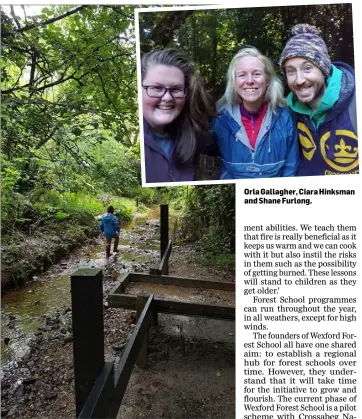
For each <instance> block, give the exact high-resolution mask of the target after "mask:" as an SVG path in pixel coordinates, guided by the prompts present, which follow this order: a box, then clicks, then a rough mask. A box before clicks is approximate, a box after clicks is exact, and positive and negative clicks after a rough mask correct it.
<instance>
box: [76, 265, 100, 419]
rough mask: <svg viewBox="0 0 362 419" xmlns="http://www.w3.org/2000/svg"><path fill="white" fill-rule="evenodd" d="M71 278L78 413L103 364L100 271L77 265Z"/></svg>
mask: <svg viewBox="0 0 362 419" xmlns="http://www.w3.org/2000/svg"><path fill="white" fill-rule="evenodd" d="M70 281H71V294H72V328H73V357H74V378H75V404H76V414H77V416H78V415H79V414H80V412H81V410H82V409H83V406H84V403H85V402H86V400H87V398H88V395H89V393H90V391H91V390H92V387H93V384H94V381H95V380H96V378H97V377H98V375H99V374H100V372H101V371H102V368H103V365H104V325H103V287H102V271H101V270H100V269H89V268H83V269H78V270H77V271H76V272H74V273H73V274H72V275H71V277H70Z"/></svg>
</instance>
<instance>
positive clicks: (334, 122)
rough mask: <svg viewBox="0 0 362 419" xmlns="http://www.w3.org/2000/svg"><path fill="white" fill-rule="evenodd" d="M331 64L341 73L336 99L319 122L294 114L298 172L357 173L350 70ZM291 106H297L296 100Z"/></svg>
mask: <svg viewBox="0 0 362 419" xmlns="http://www.w3.org/2000/svg"><path fill="white" fill-rule="evenodd" d="M333 64H334V65H335V66H336V67H337V68H338V69H340V70H341V71H342V72H343V75H342V79H341V85H340V92H339V97H338V100H337V102H335V104H334V105H333V106H332V107H331V108H330V109H329V110H328V111H327V112H326V116H325V119H324V120H323V122H321V123H320V124H319V125H317V124H315V123H313V120H312V119H311V117H310V116H309V115H305V114H302V113H299V112H298V113H296V114H295V115H296V118H297V121H298V124H297V127H298V134H299V142H300V162H299V169H298V173H297V175H298V176H318V175H341V174H348V173H359V163H358V139H357V121H356V104H355V101H356V93H355V75H354V70H353V68H352V67H350V66H349V65H348V64H345V63H339V62H338V63H333ZM292 95H293V94H291V99H293V96H292ZM288 102H289V103H291V100H290V99H289V97H288ZM292 108H293V110H294V111H295V110H296V109H298V107H297V104H296V106H295V107H294V106H292Z"/></svg>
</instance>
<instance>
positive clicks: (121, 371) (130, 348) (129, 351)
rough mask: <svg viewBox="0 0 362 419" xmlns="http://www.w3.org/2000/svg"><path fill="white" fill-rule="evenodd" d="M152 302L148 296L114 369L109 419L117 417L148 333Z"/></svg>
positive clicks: (151, 296) (151, 298)
mask: <svg viewBox="0 0 362 419" xmlns="http://www.w3.org/2000/svg"><path fill="white" fill-rule="evenodd" d="M152 301H153V295H152V294H150V296H149V298H148V300H147V303H146V305H145V307H144V309H143V311H142V313H141V316H140V318H139V319H138V322H137V324H136V327H135V328H134V330H133V332H132V335H131V337H130V338H129V340H128V343H127V345H126V347H125V349H124V352H123V355H122V358H121V361H120V364H119V366H118V368H116V370H115V373H114V382H115V390H114V401H115V403H114V404H113V405H112V407H111V409H110V412H109V417H110V418H113V417H116V416H117V412H118V410H119V406H120V405H121V403H122V399H123V396H124V394H125V392H126V389H127V385H128V381H129V379H130V377H131V374H132V370H133V366H134V364H135V362H136V360H137V357H138V354H139V351H140V349H141V346H142V344H143V341H144V337H145V335H146V333H148V329H149V327H150V322H151V316H152V311H151V304H152ZM135 303H136V296H135Z"/></svg>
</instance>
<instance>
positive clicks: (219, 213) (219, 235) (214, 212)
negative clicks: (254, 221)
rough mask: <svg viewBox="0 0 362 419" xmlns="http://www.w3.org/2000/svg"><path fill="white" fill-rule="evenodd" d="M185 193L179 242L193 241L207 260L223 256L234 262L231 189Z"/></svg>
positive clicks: (192, 189) (197, 189)
mask: <svg viewBox="0 0 362 419" xmlns="http://www.w3.org/2000/svg"><path fill="white" fill-rule="evenodd" d="M187 191H188V195H187V200H186V212H185V215H184V218H183V220H182V225H181V236H182V238H183V240H186V241H190V242H197V243H198V244H199V246H200V249H201V250H202V251H203V252H204V253H206V255H209V258H210V260H213V259H214V256H215V257H216V256H218V255H225V254H229V255H231V256H230V257H231V258H232V259H234V253H235V186H234V185H212V186H197V187H189V189H187ZM222 258H225V256H223V257H222Z"/></svg>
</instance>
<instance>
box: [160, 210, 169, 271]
mask: <svg viewBox="0 0 362 419" xmlns="http://www.w3.org/2000/svg"><path fill="white" fill-rule="evenodd" d="M160 218H161V220H160V224H161V260H162V257H163V255H164V253H165V252H166V249H167V246H168V205H167V204H165V205H161V211H160ZM164 274H165V275H168V261H167V262H166V266H165V272H164Z"/></svg>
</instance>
